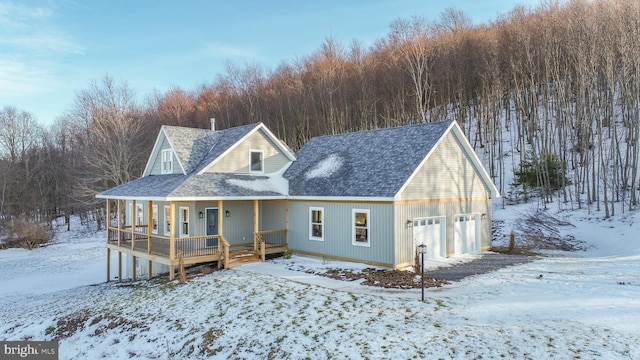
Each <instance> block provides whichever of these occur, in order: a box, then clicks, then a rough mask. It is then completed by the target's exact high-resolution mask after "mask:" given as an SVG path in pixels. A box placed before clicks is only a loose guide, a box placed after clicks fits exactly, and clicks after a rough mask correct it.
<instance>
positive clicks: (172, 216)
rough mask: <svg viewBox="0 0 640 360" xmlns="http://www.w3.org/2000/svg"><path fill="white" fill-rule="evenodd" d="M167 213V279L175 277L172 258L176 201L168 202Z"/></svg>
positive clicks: (173, 253) (174, 243)
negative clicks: (168, 219) (168, 232)
mask: <svg viewBox="0 0 640 360" xmlns="http://www.w3.org/2000/svg"><path fill="white" fill-rule="evenodd" d="M169 208H170V210H169V213H170V215H169V216H170V219H171V226H169V228H170V230H169V231H170V232H171V233H170V234H169V262H170V263H171V265H169V280H173V278H174V277H175V272H176V266H175V265H173V259H175V252H176V203H175V202H173V201H171V202H169Z"/></svg>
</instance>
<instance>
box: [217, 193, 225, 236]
mask: <svg viewBox="0 0 640 360" xmlns="http://www.w3.org/2000/svg"><path fill="white" fill-rule="evenodd" d="M222 219H224V209H223V208H222V200H218V235H222ZM218 243H219V241H218Z"/></svg>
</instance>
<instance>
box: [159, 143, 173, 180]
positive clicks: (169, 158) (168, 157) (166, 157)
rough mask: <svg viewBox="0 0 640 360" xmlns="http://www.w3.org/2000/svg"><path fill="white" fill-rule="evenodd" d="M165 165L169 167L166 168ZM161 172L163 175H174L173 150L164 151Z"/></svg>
mask: <svg viewBox="0 0 640 360" xmlns="http://www.w3.org/2000/svg"><path fill="white" fill-rule="evenodd" d="M167 154H168V155H167ZM165 164H168V166H166V167H165ZM160 172H161V173H162V174H172V173H173V150H171V149H164V150H162V158H161V163H160Z"/></svg>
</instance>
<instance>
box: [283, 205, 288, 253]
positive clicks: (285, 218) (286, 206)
mask: <svg viewBox="0 0 640 360" xmlns="http://www.w3.org/2000/svg"><path fill="white" fill-rule="evenodd" d="M284 228H285V229H286V230H287V231H285V232H284V242H285V245H287V249H288V248H289V199H285V200H284Z"/></svg>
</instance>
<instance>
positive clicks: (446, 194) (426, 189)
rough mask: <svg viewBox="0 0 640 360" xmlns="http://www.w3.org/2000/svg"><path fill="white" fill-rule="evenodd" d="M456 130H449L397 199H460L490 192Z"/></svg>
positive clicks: (482, 195)
mask: <svg viewBox="0 0 640 360" xmlns="http://www.w3.org/2000/svg"><path fill="white" fill-rule="evenodd" d="M456 136H457V135H456V132H454V131H451V132H449V133H448V134H447V135H446V136H445V138H444V139H443V140H442V142H441V143H440V145H439V146H438V147H437V148H436V149H435V150H434V152H433V153H432V154H431V156H430V157H429V159H427V161H426V162H425V164H424V165H423V166H422V168H420V170H419V171H418V172H417V173H416V175H415V176H414V178H413V179H412V180H411V182H410V183H409V184H408V185H407V186H406V187H405V189H404V191H403V192H402V193H401V194H400V199H402V200H407V199H450V200H453V199H460V198H467V199H468V198H477V197H486V196H489V194H490V193H489V190H488V188H487V186H486V185H485V184H484V182H483V181H482V178H481V177H480V176H479V175H478V171H477V169H476V168H475V166H474V165H473V163H472V162H471V160H470V158H469V156H468V155H467V154H466V153H465V152H464V151H463V148H462V144H461V143H460V141H459V140H458V139H457V137H456Z"/></svg>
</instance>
